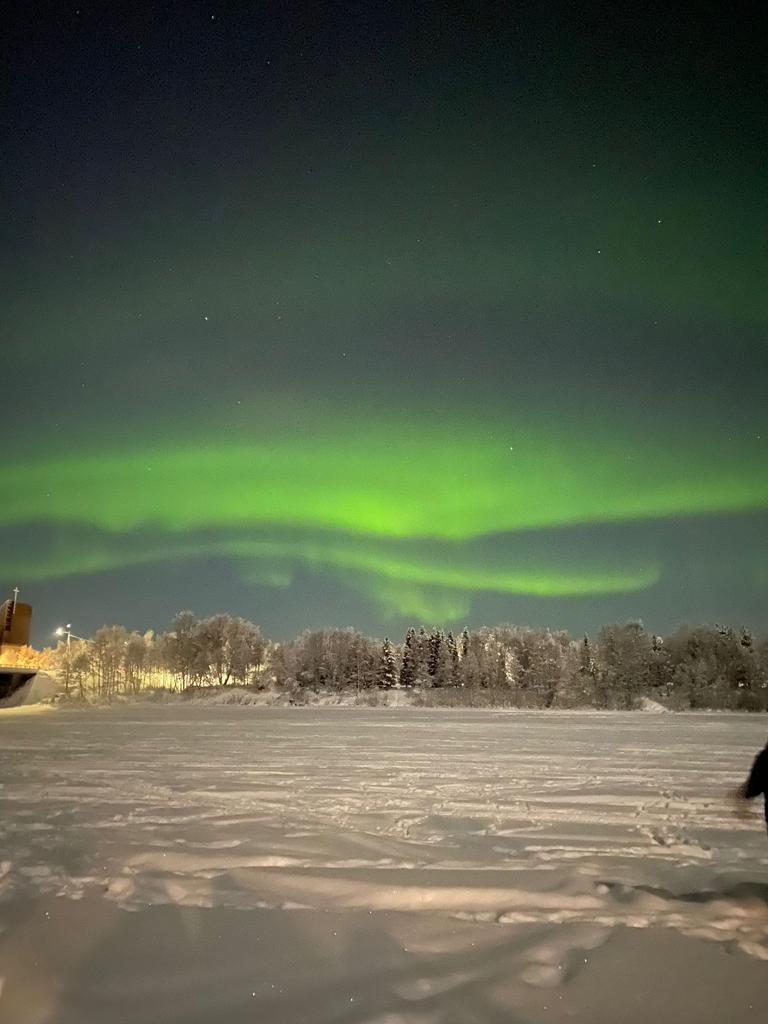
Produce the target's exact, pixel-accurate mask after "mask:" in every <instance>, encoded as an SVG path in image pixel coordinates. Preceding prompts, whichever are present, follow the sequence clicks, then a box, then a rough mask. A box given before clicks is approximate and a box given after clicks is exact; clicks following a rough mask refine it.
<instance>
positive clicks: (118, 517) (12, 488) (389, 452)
mask: <svg viewBox="0 0 768 1024" xmlns="http://www.w3.org/2000/svg"><path fill="white" fill-rule="evenodd" d="M525 422H526V424H527V426H525V427H522V426H515V425H513V423H512V421H511V418H510V417H507V419H506V423H505V422H504V420H503V419H502V418H501V417H498V418H497V417H489V416H488V415H487V414H486V416H485V418H482V417H480V416H478V415H474V416H469V415H467V416H465V417H462V418H461V420H459V419H458V418H456V419H454V420H452V421H448V420H440V419H439V418H437V417H434V416H432V417H430V416H429V415H422V416H420V417H419V418H418V419H416V418H414V416H413V414H411V416H410V419H408V418H407V417H406V416H404V415H396V414H394V413H393V414H391V415H389V416H387V417H383V416H381V415H378V416H369V417H367V418H366V417H365V415H364V414H362V413H359V412H358V413H357V414H356V415H355V416H354V419H351V420H350V421H349V422H342V421H340V420H339V418H338V417H336V418H335V419H333V418H330V417H327V418H321V420H320V422H319V423H318V424H317V428H316V429H315V430H314V431H311V432H309V431H305V430H301V431H294V432H290V431H286V430H285V429H283V431H282V433H280V434H274V433H273V434H272V435H270V434H269V433H264V434H262V435H261V436H260V437H259V438H258V439H257V438H254V437H243V436H242V435H241V436H239V437H231V438H224V439H222V438H221V437H219V438H217V439H216V441H215V442H214V441H211V440H208V439H206V438H205V437H200V438H198V439H197V440H196V442H192V441H191V440H187V441H186V443H184V444H182V443H171V444H169V447H168V448H167V450H163V451H158V450H157V449H156V448H153V447H151V446H149V445H147V446H143V447H142V448H141V449H134V450H127V449H120V448H119V447H115V448H114V450H112V451H106V452H93V451H92V452H90V453H86V452H82V453H79V454H77V455H75V454H70V455H65V454H58V455H54V456H53V457H51V458H50V459H48V460H46V461H43V460H31V461H29V462H26V463H17V464H14V465H11V466H7V467H6V468H5V470H4V473H3V494H2V503H1V504H0V525H3V526H5V527H13V526H14V525H17V524H22V523H25V522H30V521H37V522H41V523H53V524H56V527H57V529H58V530H63V531H64V533H63V534H62V539H61V540H60V541H59V542H54V543H53V545H49V546H48V547H47V548H46V549H45V550H44V551H40V550H37V551H34V552H33V551H25V550H23V549H21V550H19V551H16V552H15V553H11V554H10V556H9V557H7V558H6V559H5V562H6V571H7V572H12V573H13V574H16V575H19V576H20V577H23V578H26V579H28V580H34V579H53V578H57V577H58V578H61V577H64V576H67V575H72V574H77V573H95V572H99V571H105V570H108V569H115V568H119V567H123V566H129V565H135V564H141V563H160V562H163V561H168V560H176V559H188V558H190V557H193V558H194V557H205V556H210V555H218V556H223V557H227V558H230V559H232V560H233V561H234V562H235V564H236V565H238V567H239V569H240V571H241V574H242V575H243V577H244V578H245V579H246V580H249V581H252V582H259V583H263V584H264V583H265V584H268V585H272V586H286V585H288V584H289V583H290V582H291V580H292V579H293V578H294V575H295V573H296V572H298V571H301V570H309V571H322V570H326V571H327V570H329V571H331V572H333V573H334V574H335V575H336V576H337V577H338V578H339V579H340V580H341V581H343V582H345V583H346V584H347V585H348V586H350V587H351V588H353V589H357V590H359V591H361V592H362V593H364V594H365V595H366V596H368V597H369V598H371V599H372V600H374V601H375V602H376V603H377V605H378V606H379V607H380V608H381V609H382V610H383V611H384V612H385V613H386V614H388V615H393V614H402V615H418V616H420V617H421V618H422V619H424V620H427V619H433V620H440V621H445V620H453V619H456V618H458V617H459V616H462V615H465V614H466V612H467V610H468V608H469V606H470V603H471V599H472V596H473V595H474V594H476V593H480V592H487V591H491V592H497V593H507V594H527V595H537V596H557V595H559V596H563V595H585V594H606V593H621V592H632V591H637V590H641V589H643V588H646V587H649V586H652V585H653V584H654V583H656V582H657V581H658V580H659V578H660V574H661V563H660V559H659V557H658V555H657V553H655V552H654V551H652V550H647V549H646V550H642V551H640V550H636V551H632V550H626V549H622V550H620V551H617V550H610V548H608V549H606V550H605V551H602V552H597V553H595V552H594V551H591V552H588V553H587V552H579V551H575V552H574V553H573V554H572V555H571V556H570V557H569V558H568V559H567V564H566V562H564V559H563V556H562V553H560V554H556V553H555V552H550V551H548V550H547V548H546V546H545V545H542V543H541V542H540V540H537V539H536V538H537V537H538V536H540V533H541V531H542V530H543V529H544V528H553V527H563V526H574V525H580V524H593V523H621V522H633V521H636V520H650V519H659V518H663V517H674V516H680V515H686V516H690V515H706V514H717V513H723V512H734V511H749V510H755V509H762V508H765V507H766V506H768V470H766V468H765V464H764V462H761V460H760V457H759V444H760V441H759V438H757V437H755V436H752V437H742V438H740V439H733V438H729V437H726V436H724V435H722V433H718V432H716V431H715V430H714V428H710V432H709V434H707V433H706V432H701V431H700V432H699V433H698V434H697V435H696V436H680V435H679V434H678V435H677V436H673V437H672V442H670V433H669V431H668V429H667V427H665V425H664V424H661V423H658V424H656V425H655V426H652V425H650V424H649V423H644V424H639V423H637V422H634V423H630V422H627V423H622V422H621V421H620V419H617V418H614V419H613V421H612V423H611V425H610V440H607V439H601V438H600V436H599V431H600V430H601V429H602V431H603V435H604V437H605V434H606V432H607V428H606V426H605V424H601V423H600V422H599V421H597V420H595V421H594V422H593V423H592V424H588V423H585V422H584V420H583V418H582V419H581V421H580V422H579V423H578V424H577V423H573V424H571V426H570V429H569V427H568V425H567V423H566V422H564V420H563V419H561V420H560V422H558V424H556V425H550V426H545V425H541V424H539V425H536V422H535V418H533V417H530V416H528V417H526V418H525ZM211 436H213V435H211ZM67 530H69V531H70V533H69V534H67V533H66V531H67ZM78 531H79V532H78ZM83 531H84V532H83ZM89 531H90V532H89ZM139 534H141V537H140V539H139V540H136V537H137V536H138V535H139ZM497 535H498V536H501V535H511V536H512V537H513V538H515V539H516V544H515V546H514V548H513V550H512V551H511V552H510V551H509V550H508V549H506V548H505V547H504V545H503V544H500V545H499V546H498V550H497V549H496V547H495V546H494V544H493V538H494V536H497ZM132 538H133V539H132ZM483 544H485V548H483V547H482V545H483ZM478 545H479V546H478ZM489 552H490V554H489Z"/></svg>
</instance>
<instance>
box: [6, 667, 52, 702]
mask: <svg viewBox="0 0 768 1024" xmlns="http://www.w3.org/2000/svg"><path fill="white" fill-rule="evenodd" d="M60 689H61V686H60V684H59V683H58V682H57V681H56V679H54V678H53V676H49V675H48V673H47V672H38V673H37V675H34V676H32V678H31V679H30V680H29V681H28V682H26V683H24V685H23V686H20V687H19V688H18V690H15V691H14V692H13V693H12V694H11V695H10V697H5V698H4V699H3V700H1V701H0V707H3V708H20V707H25V706H26V705H27V704H42V703H43V702H45V701H51V700H53V699H54V697H56V695H57V694H58V693H59V691H60Z"/></svg>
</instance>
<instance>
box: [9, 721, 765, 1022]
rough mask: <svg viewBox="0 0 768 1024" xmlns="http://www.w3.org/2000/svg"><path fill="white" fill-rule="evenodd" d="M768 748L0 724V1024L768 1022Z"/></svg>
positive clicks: (153, 725)
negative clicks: (752, 795) (754, 795)
mask: <svg viewBox="0 0 768 1024" xmlns="http://www.w3.org/2000/svg"><path fill="white" fill-rule="evenodd" d="M767 731H768V720H767V719H766V718H765V717H759V716H742V715H726V714H703V715H693V714H688V715H684V714H680V715H671V714H620V713H588V712H579V713H576V712H573V713H570V712H539V713H524V712H508V711H498V712H493V711H470V710H466V711H457V710H419V709H415V708H403V709H398V708H377V709H370V710H364V709H347V708H344V709H334V708H310V709H307V708H249V707H234V708H233V707H208V706H205V705H204V704H201V703H197V704H182V703H179V704H178V705H176V704H173V705H157V706H148V705H147V706H145V705H134V706H122V707H118V708H114V709H109V710H61V709H58V710H55V711H48V712H45V713H42V712H41V713H33V712H32V711H26V710H19V711H13V712H12V711H7V712H0V862H2V863H0V929H1V931H0V979H2V980H1V981H0V1022H2V1024H6V1022H12V1024H65V1022H66V1024H91V1022H93V1024H96V1022H98V1024H106V1022H109V1024H122V1022H126V1024H127V1022H132V1024H133V1022H136V1024H138V1022H141V1024H172V1022H173V1024H211V1022H212V1021H214V1020H215V1019H220V1020H222V1021H224V1022H227V1024H231V1022H236V1024H239V1022H241V1021H242V1022H245V1021H252V1022H257V1021H258V1022H269V1024H272V1022H274V1024H298V1022H307V1024H325V1022H331V1021H334V1022H335V1021H339V1022H345V1024H352V1022H368V1024H454V1022H455V1024H467V1022H494V1024H495V1022H497V1021H498V1022H501V1021H503V1022H505V1024H510V1022H511V1024H516V1022H517V1024H520V1022H528V1021H531V1022H533V1021H536V1022H538V1021H545V1020H547V1021H577V1022H583V1024H587V1022H590V1024H599V1022H602V1021H604V1022H605V1024H609V1022H610V1024H615V1022H617V1021H622V1022H624V1024H627V1022H635V1021H636V1022H638V1024H639V1022H643V1024H647V1022H648V1021H656V1022H666V1021H669V1022H670V1024H673V1022H674V1024H685V1022H687V1021H690V1022H691V1024H694V1022H696V1024H701V1022H704V1021H712V1022H715V1021H717V1022H722V1021H724V1020H728V1021H730V1022H740V1021H755V1022H757V1021H765V1020H766V1019H768V841H767V840H766V835H765V829H764V826H763V825H762V822H761V817H760V813H759V812H760V808H759V807H758V806H755V808H754V813H753V814H751V815H750V816H749V817H748V818H746V819H740V818H738V817H736V816H735V814H734V810H733V808H732V806H731V804H730V802H729V800H728V792H729V790H732V789H733V788H734V787H735V786H736V785H737V784H738V783H740V782H741V781H743V779H744V777H745V775H746V772H747V770H748V768H749V766H750V764H751V761H752V758H753V756H754V755H755V753H756V752H757V750H758V749H759V748H760V747H761V746H762V745H763V744H764V742H765V738H766V732H767Z"/></svg>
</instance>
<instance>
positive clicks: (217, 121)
mask: <svg viewBox="0 0 768 1024" xmlns="http://www.w3.org/2000/svg"><path fill="white" fill-rule="evenodd" d="M41 11H42V8H41V9H40V11H38V12H37V13H38V15H39V14H40V13H41ZM596 11H597V9H596ZM35 12H36V5H34V4H32V5H30V6H29V7H28V8H25V11H24V13H23V14H22V15H21V17H20V19H19V21H18V24H16V25H15V26H13V31H12V32H11V34H10V38H11V40H12V52H13V59H12V62H11V69H12V72H13V74H12V76H11V81H12V87H11V90H10V95H9V98H8V101H7V103H8V109H9V111H10V116H9V117H8V119H7V122H6V125H5V127H4V129H3V132H4V137H3V142H4V152H10V153H12V154H13V155H12V159H11V160H9V161H6V162H5V163H4V166H3V167H2V170H1V171H0V173H1V174H2V178H3V184H4V195H7V196H8V197H9V199H8V201H7V203H6V208H5V210H4V214H3V219H4V224H5V235H4V238H5V240H4V244H3V274H2V289H3V298H4V301H3V306H4V310H5V314H4V321H5V323H4V328H3V334H4V337H5V344H4V345H3V350H4V354H3V363H4V377H3V401H4V406H5V410H4V411H5V448H4V459H3V472H2V477H1V478H0V552H1V553H2V559H1V561H0V566H1V568H0V585H2V586H4V587H6V589H7V588H9V587H11V586H14V585H19V586H21V587H22V588H23V592H24V595H25V597H26V598H27V599H28V600H30V601H32V603H34V604H35V607H36V609H37V610H38V612H39V618H38V629H39V631H40V634H39V639H40V640H41V641H44V640H45V638H46V637H45V634H46V631H48V630H49V628H52V626H53V625H55V624H56V622H57V621H58V620H59V619H62V618H63V617H66V618H67V620H69V619H71V620H72V621H73V622H74V621H77V623H78V626H79V628H80V630H82V631H86V630H88V629H92V628H95V627H97V626H98V625H100V624H101V623H102V622H103V621H105V619H107V620H110V621H121V622H124V623H125V624H126V625H128V626H129V627H132V628H142V629H143V628H147V627H148V626H149V625H153V624H154V625H157V624H160V625H162V624H164V623H165V622H167V621H168V620H169V619H170V617H171V616H172V614H173V613H174V612H175V611H176V610H178V609H179V608H182V607H191V608H193V609H195V610H196V611H197V612H199V613H201V614H206V613H210V612H213V611H217V610H221V609H225V610H227V611H231V612H233V613H237V614H244V615H247V616H248V617H250V618H253V619H255V620H256V621H259V622H261V623H262V624H263V626H264V627H265V628H266V630H267V631H268V632H269V633H271V634H272V635H276V636H280V635H288V634H290V633H292V632H296V631H298V630H299V629H301V628H304V627H319V626H326V625H347V624H350V625H354V626H357V627H359V628H361V629H364V630H366V631H369V632H373V633H377V634H383V633H385V632H387V631H389V630H396V629H397V628H398V626H399V625H402V624H403V623H404V622H405V621H408V622H410V621H423V622H425V623H427V624H432V623H437V624H440V625H446V626H447V625H463V624H464V622H465V621H466V622H468V623H469V624H479V623H480V622H483V621H486V622H488V621H509V620H514V621H518V622H525V623H530V624H534V625H535V624H542V625H551V626H555V627H564V628H570V629H573V630H583V629H593V628H594V627H596V626H598V625H600V624H601V623H602V622H605V621H614V620H619V621H621V620H624V619H627V618H630V617H642V618H643V619H644V620H645V621H646V622H647V624H648V625H649V627H650V628H655V629H658V630H664V629H668V628H671V627H673V626H674V625H676V624H678V623H680V622H682V621H713V620H723V621H729V622H730V621H733V622H735V623H736V624H742V623H743V624H745V625H748V626H750V627H751V628H753V629H757V630H760V631H762V630H763V629H764V624H765V607H766V598H768V553H767V552H766V544H765V536H766V527H767V526H768V459H766V450H767V446H768V423H766V422H765V419H766V417H765V404H766V403H765V395H766V385H768V356H767V354H766V336H767V335H766V328H767V327H768V291H766V269H767V263H768V257H767V253H766V247H765V239H766V237H767V236H766V227H767V226H768V216H767V214H768V210H767V209H766V207H767V206H768V193H767V192H766V190H765V187H764V170H763V163H764V154H765V151H766V143H768V139H766V135H768V131H767V130H766V125H765V123H764V118H763V116H762V105H763V98H762V85H761V83H762V59H761V55H760V52H759V43H758V40H759V39H760V38H761V32H762V30H763V27H764V26H763V27H761V25H759V24H757V23H756V22H753V21H750V20H748V19H747V20H745V21H744V23H743V24H738V25H737V24H736V23H735V21H732V18H731V15H730V14H728V13H727V12H725V13H723V14H722V16H719V15H712V16H711V17H709V18H705V17H699V18H697V19H695V20H688V19H686V18H684V17H682V16H678V15H679V12H666V10H665V8H664V7H662V6H659V7H658V8H656V7H654V6H653V5H651V6H650V7H647V8H645V9H643V10H642V11H640V10H633V9H631V8H627V9H626V11H624V10H622V9H620V7H616V6H615V5H612V6H611V7H605V8H604V9H602V11H601V12H600V13H595V14H592V13H591V12H590V13H587V12H586V11H584V10H582V11H574V10H573V9H572V7H571V6H570V5H566V4H557V3H555V4H551V5H534V4H531V5H526V4H522V5H514V6H511V7H507V6H506V5H498V6H496V5H489V6H488V7H487V8H486V7H482V8H478V7H477V6H476V5H472V8H471V10H470V8H469V7H467V9H466V10H465V12H464V13H461V12H459V13H450V14H449V13H448V11H447V8H445V6H444V5H437V4H435V5H433V4H425V5H419V9H418V10H417V11H415V12H414V11H412V10H411V8H410V7H409V6H408V5H402V6H401V5H399V4H391V3H389V4H384V3H361V4H359V5H357V4H356V5H348V6H345V5H339V6H329V7H327V8H324V7H322V5H320V6H318V5H303V4H292V3H282V4H263V5H239V4H227V3H222V4H216V3H200V4H194V5H190V4H158V5H153V6H144V5H138V6H133V7H132V8H131V10H130V11H119V10H115V9H112V10H100V11H96V10H90V9H88V8H86V7H83V8H81V9H77V8H72V9H71V10H69V9H67V10H64V9H63V8H62V9H61V11H60V12H59V13H57V15H56V16H55V17H53V18H44V17H37V18H36V17H35ZM673 15H674V16H673ZM725 24H727V26H728V31H727V32H726V31H724V28H725Z"/></svg>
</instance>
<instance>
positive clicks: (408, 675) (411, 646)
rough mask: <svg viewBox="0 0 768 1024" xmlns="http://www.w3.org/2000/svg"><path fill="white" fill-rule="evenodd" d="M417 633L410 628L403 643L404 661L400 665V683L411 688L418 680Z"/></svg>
mask: <svg viewBox="0 0 768 1024" xmlns="http://www.w3.org/2000/svg"><path fill="white" fill-rule="evenodd" d="M416 669H417V662H416V634H415V632H414V631H413V630H412V629H409V630H408V632H407V633H406V634H405V644H404V645H403V663H402V665H401V666H400V685H401V686H403V687H406V688H408V689H410V687H412V686H413V685H414V683H415V682H416Z"/></svg>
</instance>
